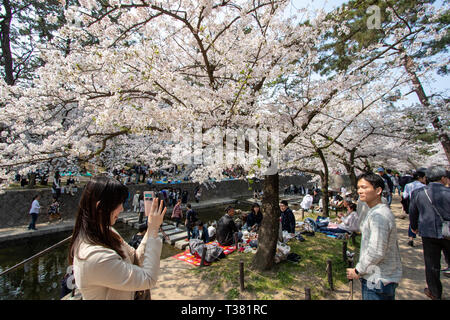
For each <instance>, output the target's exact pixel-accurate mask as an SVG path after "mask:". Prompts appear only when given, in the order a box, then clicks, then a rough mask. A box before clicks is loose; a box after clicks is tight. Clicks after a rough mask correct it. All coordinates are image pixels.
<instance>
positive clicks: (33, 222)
mask: <svg viewBox="0 0 450 320" xmlns="http://www.w3.org/2000/svg"><path fill="white" fill-rule="evenodd" d="M30 215H31V223H30V224H29V225H28V230H30V229H36V220H37V217H38V214H37V213H31V214H30Z"/></svg>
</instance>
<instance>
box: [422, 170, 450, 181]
mask: <svg viewBox="0 0 450 320" xmlns="http://www.w3.org/2000/svg"><path fill="white" fill-rule="evenodd" d="M446 175H447V172H446V170H445V168H444V167H443V166H432V167H429V168H428V169H427V171H426V172H425V176H426V177H427V180H428V181H430V182H436V181H439V180H441V179H442V177H445V176H446Z"/></svg>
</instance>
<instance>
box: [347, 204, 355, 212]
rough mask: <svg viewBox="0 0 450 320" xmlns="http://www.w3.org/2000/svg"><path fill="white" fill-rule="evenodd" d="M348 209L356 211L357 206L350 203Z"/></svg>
mask: <svg viewBox="0 0 450 320" xmlns="http://www.w3.org/2000/svg"><path fill="white" fill-rule="evenodd" d="M348 207H349V208H350V209H352V211H356V207H357V205H356V203H350V204H349V205H348Z"/></svg>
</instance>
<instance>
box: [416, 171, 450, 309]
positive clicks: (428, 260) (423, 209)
mask: <svg viewBox="0 0 450 320" xmlns="http://www.w3.org/2000/svg"><path fill="white" fill-rule="evenodd" d="M425 175H426V177H427V180H428V181H429V182H430V183H429V184H428V185H427V186H426V187H424V188H421V189H417V190H414V191H413V192H412V194H411V202H410V205H409V220H410V223H411V229H412V231H413V232H414V233H416V234H419V235H420V236H421V237H422V244H423V256H424V260H425V277H426V281H427V285H428V288H425V289H424V293H425V294H426V295H427V296H428V297H429V298H431V299H433V300H438V299H441V298H442V284H441V280H440V271H441V251H444V254H445V255H446V256H447V257H448V256H449V255H450V240H449V239H444V237H443V236H442V220H445V221H450V188H447V187H445V182H446V171H445V168H443V167H441V166H433V167H430V168H429V169H428V170H427V171H426V173H425ZM433 207H434V208H433Z"/></svg>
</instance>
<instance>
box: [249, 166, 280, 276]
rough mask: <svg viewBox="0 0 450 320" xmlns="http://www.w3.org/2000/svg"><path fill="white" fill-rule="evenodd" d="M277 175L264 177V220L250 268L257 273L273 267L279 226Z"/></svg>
mask: <svg viewBox="0 0 450 320" xmlns="http://www.w3.org/2000/svg"><path fill="white" fill-rule="evenodd" d="M279 182H280V181H279V175H278V173H276V174H275V175H270V176H265V179H264V184H263V190H264V194H263V198H262V208H261V209H262V212H263V214H264V218H263V219H262V222H261V227H260V229H259V234H258V250H257V251H256V254H255V257H254V258H253V261H252V265H251V267H252V268H253V269H255V270H258V271H264V270H270V269H271V268H272V267H273V265H274V263H275V262H274V258H275V253H276V249H277V242H278V232H279V226H280V207H279Z"/></svg>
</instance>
